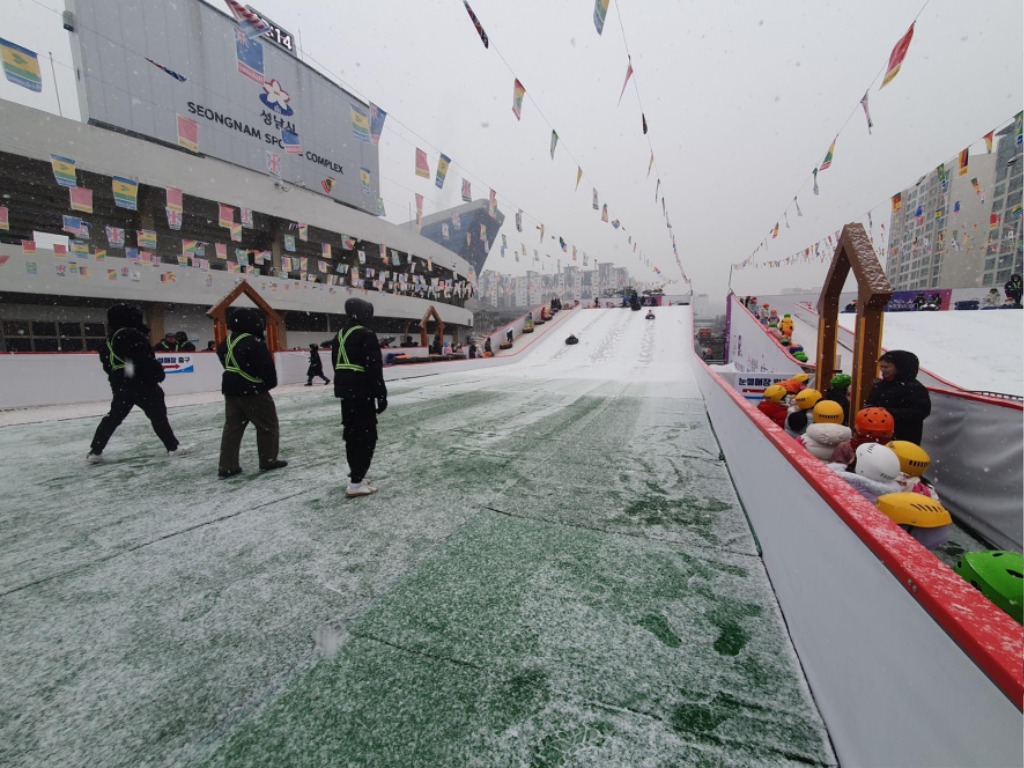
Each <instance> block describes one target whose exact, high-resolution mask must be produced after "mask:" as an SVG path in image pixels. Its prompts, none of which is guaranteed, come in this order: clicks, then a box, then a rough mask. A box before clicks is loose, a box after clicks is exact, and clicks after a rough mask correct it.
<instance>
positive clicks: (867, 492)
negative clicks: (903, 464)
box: [828, 443, 900, 504]
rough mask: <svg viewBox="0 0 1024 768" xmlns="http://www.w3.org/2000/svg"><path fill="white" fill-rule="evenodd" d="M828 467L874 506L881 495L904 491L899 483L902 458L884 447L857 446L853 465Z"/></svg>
mask: <svg viewBox="0 0 1024 768" xmlns="http://www.w3.org/2000/svg"><path fill="white" fill-rule="evenodd" d="M828 467H829V469H831V470H832V471H834V472H835V473H836V474H837V475H839V476H840V477H841V478H843V479H844V480H845V481H846V482H848V483H849V484H850V485H852V486H853V488H854V490H856V491H857V493H859V494H860V495H861V496H863V497H864V498H865V499H867V500H868V501H870V502H871V503H872V504H874V503H875V501H877V500H878V497H879V496H884V495H885V494H887V493H899V491H900V486H899V483H897V482H896V478H897V477H898V476H899V474H900V460H899V457H898V456H896V453H895V452H894V451H892V450H891V449H889V448H886V447H885V446H884V445H879V444H878V443H864V444H862V445H860V446H858V447H857V454H856V458H855V459H854V462H853V464H850V465H849V466H846V465H843V464H829V465H828Z"/></svg>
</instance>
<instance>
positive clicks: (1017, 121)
mask: <svg viewBox="0 0 1024 768" xmlns="http://www.w3.org/2000/svg"><path fill="white" fill-rule="evenodd" d="M1012 126H1013V128H1012V129H1011V131H1010V136H1012V140H1013V142H1014V143H1015V144H1016V145H1017V146H1022V145H1024V111H1022V112H1018V113H1017V114H1016V115H1015V116H1014V118H1013V122H1012ZM981 140H982V141H983V142H984V145H985V154H989V155H990V154H992V152H993V147H994V141H995V129H993V130H991V131H989V132H988V133H986V134H985V135H984V136H982V137H981ZM975 143H976V142H975ZM971 146H973V143H972V145H969V146H967V147H965V148H964V149H962V150H961V151H960V152H959V153H958V154H957V156H956V166H957V176H958V177H966V176H969V175H970V149H971ZM1010 162H1011V163H1013V162H1016V156H1015V157H1014V158H1013V159H1011V160H1010ZM935 176H936V179H937V181H938V183H939V185H940V189H941V192H942V193H943V195H945V194H947V193H948V192H949V170H947V166H946V163H940V164H939V165H938V166H937V167H936V169H935ZM970 184H971V189H972V190H973V191H974V194H975V197H976V199H977V203H978V205H985V203H986V197H985V190H984V189H983V187H982V186H981V183H980V182H979V180H978V178H977V177H973V178H971V179H970ZM903 202H904V201H903V192H902V191H901V192H897V193H895V194H894V195H892V196H891V197H890V198H889V207H890V208H889V209H890V212H891V214H892V215H893V216H895V215H896V214H898V213H899V212H900V211H901V210H902V209H903ZM793 204H794V206H795V208H796V212H797V215H798V216H803V212H802V211H801V209H800V204H799V202H798V201H797V198H796V197H795V196H794V198H793ZM883 204H884V203H883ZM878 207H879V206H875V207H874V208H872V210H875V209H876V208H878ZM963 208H964V201H962V200H949V199H948V198H944V201H943V202H942V204H941V205H940V206H939V207H938V208H936V209H935V210H934V211H926V210H925V209H924V206H923V205H920V204H919V205H918V206H917V208H916V209H915V210H914V214H913V216H914V219H915V221H917V222H918V223H923V222H924V220H925V219H926V218H933V219H934V220H935V221H945V219H946V218H947V211H949V212H951V219H952V221H951V222H950V223H949V224H947V225H945V226H946V228H945V229H940V230H939V231H938V233H937V234H936V243H935V244H936V245H938V246H939V247H940V248H941V249H944V247H945V245H946V239H947V231H946V230H947V229H948V230H950V231H949V245H950V247H952V248H953V250H955V251H961V250H962V249H963V248H964V247H965V246H967V245H969V244H970V242H971V238H972V233H974V232H976V231H977V230H978V224H977V223H974V224H971V225H970V229H968V225H966V224H961V225H959V226H958V225H957V217H958V216H959V215H960V214H961V212H962V211H963ZM1021 214H1022V206H1021V204H1019V203H1018V204H1017V205H1015V206H1014V207H1013V208H1011V209H1010V211H1009V213H1008V214H1007V216H1006V220H1003V218H1002V214H1001V213H999V212H993V213H991V214H990V215H989V227H988V229H989V231H990V235H989V236H988V239H987V247H988V248H989V249H990V250H991V249H993V248H994V249H995V250H994V251H991V252H996V251H998V250H999V247H1000V246H1001V245H1002V244H1003V243H1005V242H1007V241H1008V240H1013V241H1015V242H1017V247H1018V248H1020V247H1021V245H1022V244H1021V242H1020V235H1019V233H1018V231H1017V225H1016V224H1014V225H1013V226H1011V227H1006V225H1007V224H1008V223H1010V221H1012V220H1016V219H1019V218H1021ZM861 218H862V219H865V220H867V222H868V231H869V232H870V233H871V234H872V236H876V227H875V224H874V221H873V217H872V213H871V211H868V212H867V213H866V214H865V215H864V216H863V217H861ZM786 225H787V227H788V226H789V223H788V219H787V220H786ZM1001 228H1002V229H1001ZM778 234H779V223H778V222H776V224H775V226H774V227H772V228H771V230H770V231H769V238H770V239H775V238H776V237H777V236H778ZM973 236H975V237H976V236H977V235H973ZM886 239H887V232H886V226H885V224H884V223H879V225H878V227H877V240H876V250H877V251H879V252H880V253H885V254H887V255H889V256H894V255H897V254H898V253H899V250H898V249H899V248H901V247H910V248H911V249H912V251H913V250H915V249H918V248H921V247H925V248H930V247H931V246H932V245H933V244H932V243H931V242H930V240H929V238H927V237H924V238H918V237H915V238H914V239H913V240H911V241H910V243H909V246H908V245H907V244H905V243H900V244H896V243H887V242H886ZM838 240H839V232H838V231H837V232H836V233H835V234H834V236H833V235H827V236H826V237H825V238H823V239H820V240H818V241H816V242H815V243H813V244H811V245H808V246H805V247H804V248H803V249H802V250H800V251H797V252H795V253H791V254H789V255H788V256H785V257H781V258H769V259H765V260H761V261H756V260H755V259H756V258H757V256H758V255H759V254H760V253H761V252H762V251H763V252H765V253H767V248H768V239H766V240H763V241H762V242H761V243H760V245H758V247H757V248H756V249H755V250H754V251H753V253H751V254H750V256H748V257H747V258H746V259H744V260H743V261H741V262H739V263H738V264H733V265H732V267H733V269H735V270H742V269H746V268H748V267H753V268H755V269H761V268H767V269H775V268H779V267H786V266H792V265H794V264H801V263H803V264H806V263H811V262H814V261H818V262H821V263H825V262H827V261H829V260H831V258H832V255H833V252H834V248H835V246H836V245H837V244H838Z"/></svg>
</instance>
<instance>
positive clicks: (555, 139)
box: [551, 129, 558, 160]
mask: <svg viewBox="0 0 1024 768" xmlns="http://www.w3.org/2000/svg"><path fill="white" fill-rule="evenodd" d="M556 146H558V134H557V133H556V132H555V130H554V129H552V130H551V159H552V160H554V159H555V147H556Z"/></svg>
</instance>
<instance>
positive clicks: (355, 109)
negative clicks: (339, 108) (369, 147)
mask: <svg viewBox="0 0 1024 768" xmlns="http://www.w3.org/2000/svg"><path fill="white" fill-rule="evenodd" d="M349 110H350V113H351V120H352V135H353V136H355V137H356V138H357V139H359V141H370V116H369V114H367V112H366V110H365V109H364V108H363V106H362V104H353V103H352V102H349ZM382 122H383V121H382Z"/></svg>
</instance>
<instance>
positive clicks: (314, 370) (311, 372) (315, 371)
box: [306, 366, 331, 384]
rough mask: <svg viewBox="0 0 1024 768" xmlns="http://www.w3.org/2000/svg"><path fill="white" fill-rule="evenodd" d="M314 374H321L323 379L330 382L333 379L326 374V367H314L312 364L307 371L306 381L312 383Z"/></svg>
mask: <svg viewBox="0 0 1024 768" xmlns="http://www.w3.org/2000/svg"><path fill="white" fill-rule="evenodd" d="M314 376H319V377H320V378H321V379H323V380H324V381H325V382H327V383H328V384H330V383H331V380H330V379H328V378H327V377H326V376H324V369H323V368H313V367H312V366H311V367H310V369H309V370H308V371H306V383H307V384H312V383H313V377H314Z"/></svg>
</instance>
